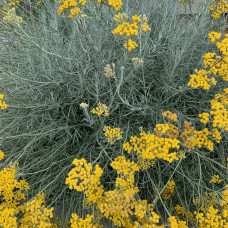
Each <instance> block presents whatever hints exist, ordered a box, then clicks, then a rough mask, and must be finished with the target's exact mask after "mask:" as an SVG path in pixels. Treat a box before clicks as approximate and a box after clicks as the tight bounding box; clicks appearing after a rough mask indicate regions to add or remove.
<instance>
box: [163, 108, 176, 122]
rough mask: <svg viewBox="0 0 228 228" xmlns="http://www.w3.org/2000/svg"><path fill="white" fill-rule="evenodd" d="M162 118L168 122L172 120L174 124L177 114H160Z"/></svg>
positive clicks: (167, 112) (166, 112)
mask: <svg viewBox="0 0 228 228" xmlns="http://www.w3.org/2000/svg"><path fill="white" fill-rule="evenodd" d="M162 116H164V117H166V118H167V119H169V120H172V121H174V122H177V114H176V113H172V112H170V111H169V110H167V111H165V112H163V113H162Z"/></svg>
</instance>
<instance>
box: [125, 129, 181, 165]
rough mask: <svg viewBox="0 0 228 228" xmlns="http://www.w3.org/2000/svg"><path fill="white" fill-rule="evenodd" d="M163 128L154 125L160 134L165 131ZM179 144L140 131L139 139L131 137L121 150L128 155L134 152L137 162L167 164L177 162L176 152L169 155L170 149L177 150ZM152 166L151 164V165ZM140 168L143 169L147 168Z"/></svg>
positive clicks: (175, 140) (172, 140)
mask: <svg viewBox="0 0 228 228" xmlns="http://www.w3.org/2000/svg"><path fill="white" fill-rule="evenodd" d="M163 126H165V127H166V125H158V126H157V125H156V127H157V128H158V129H160V130H161V131H160V132H165V130H167V129H166V128H164V127H163ZM179 143H180V141H179V140H177V139H169V138H164V137H158V136H156V135H154V134H151V133H149V132H148V133H146V132H144V131H142V132H141V133H140V137H137V136H131V138H130V141H129V142H126V143H124V144H123V148H124V150H125V151H127V152H128V153H131V151H132V150H133V151H135V152H136V153H137V156H138V160H157V159H163V160H165V161H168V162H170V163H171V162H173V161H174V160H179V158H178V157H177V153H176V152H172V153H169V150H170V149H175V148H176V149H179V148H180V146H179V145H178V144H179ZM152 164H153V163H152ZM141 165H142V166H141V167H140V168H141V169H145V168H148V167H143V164H141Z"/></svg>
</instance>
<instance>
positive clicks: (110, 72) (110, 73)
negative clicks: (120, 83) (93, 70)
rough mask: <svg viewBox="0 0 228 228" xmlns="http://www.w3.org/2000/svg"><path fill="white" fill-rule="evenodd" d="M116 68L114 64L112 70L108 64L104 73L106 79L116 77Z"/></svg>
mask: <svg viewBox="0 0 228 228" xmlns="http://www.w3.org/2000/svg"><path fill="white" fill-rule="evenodd" d="M114 68H115V64H114V63H113V64H112V68H111V66H110V64H106V66H105V68H104V72H105V77H106V78H113V77H115V71H114Z"/></svg>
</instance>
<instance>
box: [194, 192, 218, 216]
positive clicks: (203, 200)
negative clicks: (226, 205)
mask: <svg viewBox="0 0 228 228" xmlns="http://www.w3.org/2000/svg"><path fill="white" fill-rule="evenodd" d="M193 205H195V206H197V207H198V208H199V211H202V212H206V210H207V208H209V207H210V206H213V205H214V206H216V207H217V206H218V205H219V201H218V199H217V194H216V192H211V193H207V192H205V193H204V195H203V196H201V197H200V198H199V197H196V198H194V199H193Z"/></svg>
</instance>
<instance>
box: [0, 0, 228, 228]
mask: <svg viewBox="0 0 228 228" xmlns="http://www.w3.org/2000/svg"><path fill="white" fill-rule="evenodd" d="M205 4H206V6H209V5H210V4H211V3H210V2H205ZM136 6H137V7H136ZM13 7H16V13H17V14H16V15H17V16H20V17H22V18H23V23H22V24H20V26H18V25H17V24H15V23H8V22H6V21H4V20H2V21H1V23H2V26H3V28H4V30H0V37H1V39H0V45H1V56H0V69H1V70H0V76H1V79H2V80H1V86H2V89H3V90H5V91H6V97H7V99H9V100H10V102H9V103H8V106H9V107H7V108H9V112H8V113H7V115H6V113H4V112H3V113H2V116H1V125H2V129H4V130H2V131H1V141H4V142H3V146H4V151H6V156H5V157H4V160H3V162H4V163H5V162H6V161H9V160H13V161H18V162H19V163H20V168H21V172H22V173H23V175H24V176H25V177H27V178H29V177H30V176H31V175H32V176H33V178H32V180H31V181H32V183H31V188H32V190H33V191H34V193H38V192H40V191H41V190H43V189H47V193H46V197H47V199H49V200H53V201H54V202H57V201H58V200H59V199H61V200H65V202H66V203H68V204H71V205H75V208H77V209H80V208H81V207H82V205H80V202H81V201H82V197H81V195H80V193H76V191H75V194H72V192H70V190H68V189H66V187H65V186H64V185H65V178H66V175H67V174H66V173H67V171H68V170H69V169H70V163H71V162H72V160H73V158H75V157H76V158H77V159H78V160H80V159H81V158H82V157H84V158H85V159H86V160H87V161H89V163H92V162H94V163H93V165H96V163H99V167H103V168H104V170H103V172H104V178H106V180H107V181H106V182H105V183H104V186H103V190H104V191H105V192H107V188H110V187H109V184H107V183H109V182H111V183H113V185H114V183H115V178H114V176H115V175H114V174H113V170H112V169H111V168H110V167H108V165H107V160H108V161H115V159H116V158H117V157H118V156H120V155H121V156H122V155H123V154H126V155H127V156H129V157H132V158H133V161H134V163H135V164H137V165H138V166H139V167H140V168H141V169H144V171H145V173H143V172H139V173H137V183H138V185H139V187H138V189H139V190H143V191H142V192H144V193H145V194H147V196H148V202H151V201H153V200H154V199H153V198H152V197H151V196H150V191H149V189H154V187H157V188H159V187H160V186H161V183H164V182H165V181H166V180H167V178H169V177H170V176H171V175H173V176H174V177H177V180H179V181H178V183H177V184H176V189H175V190H176V191H177V190H178V188H179V187H178V186H179V184H180V186H181V190H182V193H181V194H178V195H177V196H179V197H183V199H185V198H184V196H183V195H184V194H185V193H186V192H183V191H184V189H188V190H189V191H188V193H186V194H188V195H189V194H192V192H194V193H195V191H196V189H198V183H202V180H201V176H200V175H201V173H202V170H200V168H199V167H201V166H200V165H202V166H203V167H210V169H211V162H212V161H211V160H213V158H214V156H216V162H218V160H219V159H220V160H222V158H223V157H224V156H222V154H223V153H224V151H225V149H226V146H223V145H222V144H221V143H220V144H219V145H217V144H215V142H216V143H218V142H221V141H222V139H221V136H223V137H224V134H223V130H226V128H227V123H226V118H225V117H226V102H227V101H226V90H223V89H224V88H223V87H224V86H225V85H224V84H219V80H220V79H225V80H224V81H226V79H227V73H226V69H227V68H226V64H227V59H226V56H225V57H224V58H221V59H220V58H219V57H217V56H218V53H217V52H218V51H220V52H221V53H222V54H226V38H227V37H225V40H224V41H223V40H222V36H221V37H220V38H219V40H218V34H217V35H215V34H214V35H213V36H212V37H210V39H212V38H213V37H214V38H215V41H214V42H217V41H218V44H217V43H216V45H217V46H212V44H211V43H209V39H208V42H205V39H206V37H207V36H208V33H210V32H211V31H215V27H217V28H219V25H216V26H215V24H214V23H212V22H211V21H210V20H209V18H210V17H211V16H210V14H206V13H204V9H205V8H203V7H202V8H200V7H199V8H198V9H197V10H198V12H199V13H200V15H202V16H201V17H199V18H200V19H199V18H196V20H193V21H192V22H190V21H189V22H187V23H189V24H190V25H191V26H186V21H184V22H183V21H182V19H181V18H179V12H178V7H179V3H178V1H172V2H167V1H159V2H157V1H149V0H146V1H141V2H138V1H128V2H123V3H122V1H120V0H115V1H101V2H97V1H93V2H89V1H80V2H79V1H74V0H72V1H63V0H61V1H60V2H59V3H58V2H56V1H43V3H42V5H40V7H37V10H36V12H34V11H29V12H27V11H26V10H25V9H24V8H23V7H17V6H16V4H15V5H13ZM117 11H119V12H121V14H119V12H117ZM133 11H134V12H133ZM164 12H165V13H164ZM4 16H6V14H5V13H4V14H1V18H3V17H4ZM68 17H70V18H68ZM123 25H124V26H123ZM117 28H118V29H117ZM4 31H6V32H5V33H4ZM216 31H217V30H216ZM221 31H222V30H221ZM113 33H114V34H113ZM212 41H213V39H212ZM124 44H126V45H125V46H124ZM216 47H217V48H218V49H217V48H216ZM205 53H216V54H215V55H213V54H211V55H206V56H205V57H204V58H203V59H202V58H201V57H202V56H203V55H205ZM134 58H138V59H137V63H139V64H140V67H138V66H137V67H133V64H134V62H136V61H135V60H134V61H133V60H132V59H134ZM141 60H143V64H141V63H142V61H141ZM132 61H133V64H132ZM200 61H202V64H204V63H203V61H205V66H207V67H206V69H204V71H203V70H202V71H201V70H198V73H194V69H196V68H200ZM217 61H218V62H217ZM107 63H109V64H110V68H111V69H112V71H110V68H109V71H107V72H108V73H109V74H108V75H109V76H113V74H114V72H115V77H113V79H111V80H109V79H108V78H106V77H105V76H104V75H105V73H106V72H104V67H105V66H106V64H107ZM112 63H113V64H115V70H114V68H113V67H111V66H112V65H111V64H112ZM211 64H215V65H214V66H213V65H211ZM209 68H210V69H209ZM205 71H207V72H210V74H214V73H215V74H218V75H219V76H220V77H218V78H219V79H218V82H217V84H216V81H217V78H216V77H215V75H214V77H215V78H214V79H213V77H211V76H210V75H207V74H206V75H205V73H206V72H205ZM194 74H195V75H194ZM189 75H194V76H193V77H196V78H197V76H199V78H197V79H195V80H193V86H195V88H198V90H194V88H192V87H190V86H189V87H188V86H187V83H188V81H189V80H191V79H190V77H189ZM206 76H207V77H206ZM208 79H210V81H209V80H208ZM218 85H219V87H216V86H218ZM208 87H209V89H210V88H213V92H212V93H208V91H204V90H201V89H200V88H206V89H208ZM220 87H221V88H220ZM215 94H217V96H215V97H214V95H215ZM211 100H212V103H211V107H209V108H211V111H212V112H210V116H209V120H210V121H208V122H207V125H206V126H207V129H200V127H199V126H201V125H203V124H201V123H200V122H199V118H198V115H199V113H206V112H207V113H209V111H208V110H207V109H208V104H210V101H211ZM85 101H86V102H87V103H88V104H90V105H89V106H88V107H86V105H84V106H80V104H82V103H84V102H85ZM100 101H101V102H102V103H99V102H100ZM97 104H98V105H97ZM2 106H3V107H4V108H5V106H4V103H2ZM219 107H221V108H219ZM85 110H87V114H88V117H87V118H88V120H90V121H87V122H85V121H83V120H84V118H85ZM92 110H93V111H92ZM165 110H169V112H166V114H163V115H161V114H162V113H163V112H164V111H165ZM91 111H92V112H91ZM175 113H176V115H177V116H178V120H177V121H176V115H175ZM98 116H100V117H102V118H98ZM103 117H105V118H103ZM166 121H167V122H166ZM211 123H212V127H213V129H211V128H210V124H211ZM104 126H119V127H120V129H121V131H123V133H124V134H123V139H122V140H123V145H125V148H124V150H123V147H122V146H121V144H120V143H113V144H112V145H110V144H107V145H102V142H103V141H104V140H103V139H104V132H103V128H104ZM139 126H143V127H144V129H146V130H144V131H142V132H141V135H139V136H136V135H137V134H138V132H137V129H138V128H139ZM153 130H154V131H153ZM220 130H221V132H220ZM101 139H102V140H101ZM213 140H214V141H213ZM120 142H121V141H120ZM128 143H129V144H128ZM212 143H213V144H212ZM178 146H180V148H179V147H178ZM152 148H153V149H154V150H152ZM210 150H216V152H217V151H218V153H213V154H212V153H210V152H209V151H210ZM130 151H131V152H132V153H129V154H127V153H125V152H130ZM180 151H183V153H180ZM133 152H135V153H136V154H134V153H133ZM135 155H137V156H135ZM207 156H210V157H207ZM184 157H186V158H184ZM188 157H190V158H191V159H187V158H188ZM151 158H152V159H151ZM207 159H210V160H207ZM213 161H214V160H213ZM83 164H84V163H83ZM215 164H216V165H217V163H215ZM84 165H85V164H84ZM92 167H96V166H92ZM189 167H190V168H189ZM84 168H85V170H88V169H89V168H88V167H84ZM87 168H88V169H87ZM220 168H221V167H220ZM148 169H151V170H148ZM214 169H217V168H214ZM221 169H223V168H221ZM82 170H83V169H82ZM98 170H99V169H98ZM78 172H79V171H77V172H76V174H77V175H78ZM86 172H87V171H86ZM88 173H89V172H88ZM88 173H86V175H87V174H88ZM161 173H162V174H163V175H161ZM183 173H184V174H183ZM215 173H218V172H215ZM98 174H99V175H100V173H99V172H98ZM98 174H95V173H93V171H91V173H90V174H88V176H87V179H86V178H85V176H80V177H79V176H76V177H75V179H77V178H78V179H80V178H81V177H83V178H84V179H83V181H85V183H87V182H88V180H89V181H90V180H91V179H92V178H95V179H96V180H97V181H98V179H97V176H99V175H98ZM219 174H220V176H221V178H222V175H221V174H222V172H219ZM94 175H95V176H94ZM145 175H146V177H147V178H148V182H145V181H144V180H145ZM223 176H224V174H223ZM89 178H90V179H89ZM118 178H120V179H119V182H118V184H117V185H118V186H120V185H122V186H131V185H130V183H132V182H131V181H132V179H131V178H129V180H128V179H124V178H122V177H121V176H120V177H118ZM126 178H127V177H126ZM197 178H198V179H197ZM50 180H51V181H50ZM174 180H175V182H176V178H174ZM196 180H197V181H196ZM71 181H72V182H71V183H74V184H75V182H74V181H75V180H71ZM124 181H125V182H124ZM198 181H199V182H198ZM69 183H70V182H69ZM205 183H208V188H211V187H210V183H209V181H207V182H205ZM87 184H88V183H87ZM72 186H73V185H72ZM75 186H77V185H76V184H75ZM85 186H86V185H85ZM85 186H84V185H83V188H85ZM80 187H81V189H82V186H80ZM64 189H65V190H64ZM97 189H100V191H98V192H97V191H96V190H94V191H95V192H96V193H97V194H96V197H97V198H99V197H100V193H101V192H102V190H101V189H102V187H101V186H100V187H99V188H97ZM86 191H87V190H86ZM112 191H113V192H114V193H115V196H116V197H117V204H116V206H117V207H118V206H120V207H121V203H122V200H124V197H125V196H127V195H124V196H123V195H121V196H120V195H119V194H120V193H119V192H116V190H114V189H112ZM128 191H129V194H130V196H131V197H133V196H134V195H135V194H134V193H136V188H134V189H131V190H128ZM29 194H30V193H29ZM86 194H87V196H88V198H89V199H90V201H91V202H92V201H96V199H97V198H96V197H95V198H93V197H94V196H92V192H91V191H89V190H88V191H87V192H86ZM137 194H138V193H137ZM142 194H143V193H142ZM109 195H112V192H110V193H108V194H107V197H109ZM119 196H120V199H121V200H119V201H118V197H119ZM125 198H126V197H125ZM79 199H80V200H81V201H80V200H79ZM108 200H109V201H108V203H107V204H105V203H104V208H106V207H107V208H110V211H109V212H110V213H109V214H110V215H111V216H112V218H113V219H116V220H118V216H117V215H118V213H114V212H113V211H111V210H112V209H113V208H111V207H110V204H111V202H112V201H111V200H110V199H108ZM130 201H131V202H134V203H133V206H135V208H136V205H137V203H135V201H133V198H131V199H130ZM136 202H138V201H136ZM140 202H141V201H140ZM141 204H142V202H141ZM128 206H129V205H128ZM163 206H164V208H167V207H166V202H164V205H163ZM69 207H70V206H69ZM126 208H127V209H126V211H127V213H128V212H129V211H130V210H128V209H129V208H128V207H126ZM140 208H141V206H138V208H137V212H138V216H139V217H140V216H141V213H142V212H141V211H140ZM126 211H125V212H126ZM139 211H140V212H141V213H139ZM142 211H143V209H142ZM125 212H124V214H126V213H125ZM75 213H77V214H79V213H78V212H77V211H75ZM154 213H155V212H154ZM122 215H123V214H122ZM80 218H81V216H80ZM83 218H85V217H83ZM154 218H157V217H156V216H154ZM116 220H115V221H116ZM155 220H156V219H155ZM156 221H157V220H156ZM116 222H118V221H116ZM124 222H126V223H127V220H126V219H125V220H124ZM152 222H154V221H152ZM166 222H167V221H166ZM171 222H172V223H173V224H174V222H175V221H174V220H172V221H171V220H170V223H171ZM154 223H156V222H154ZM136 225H137V224H135V226H136Z"/></svg>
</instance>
